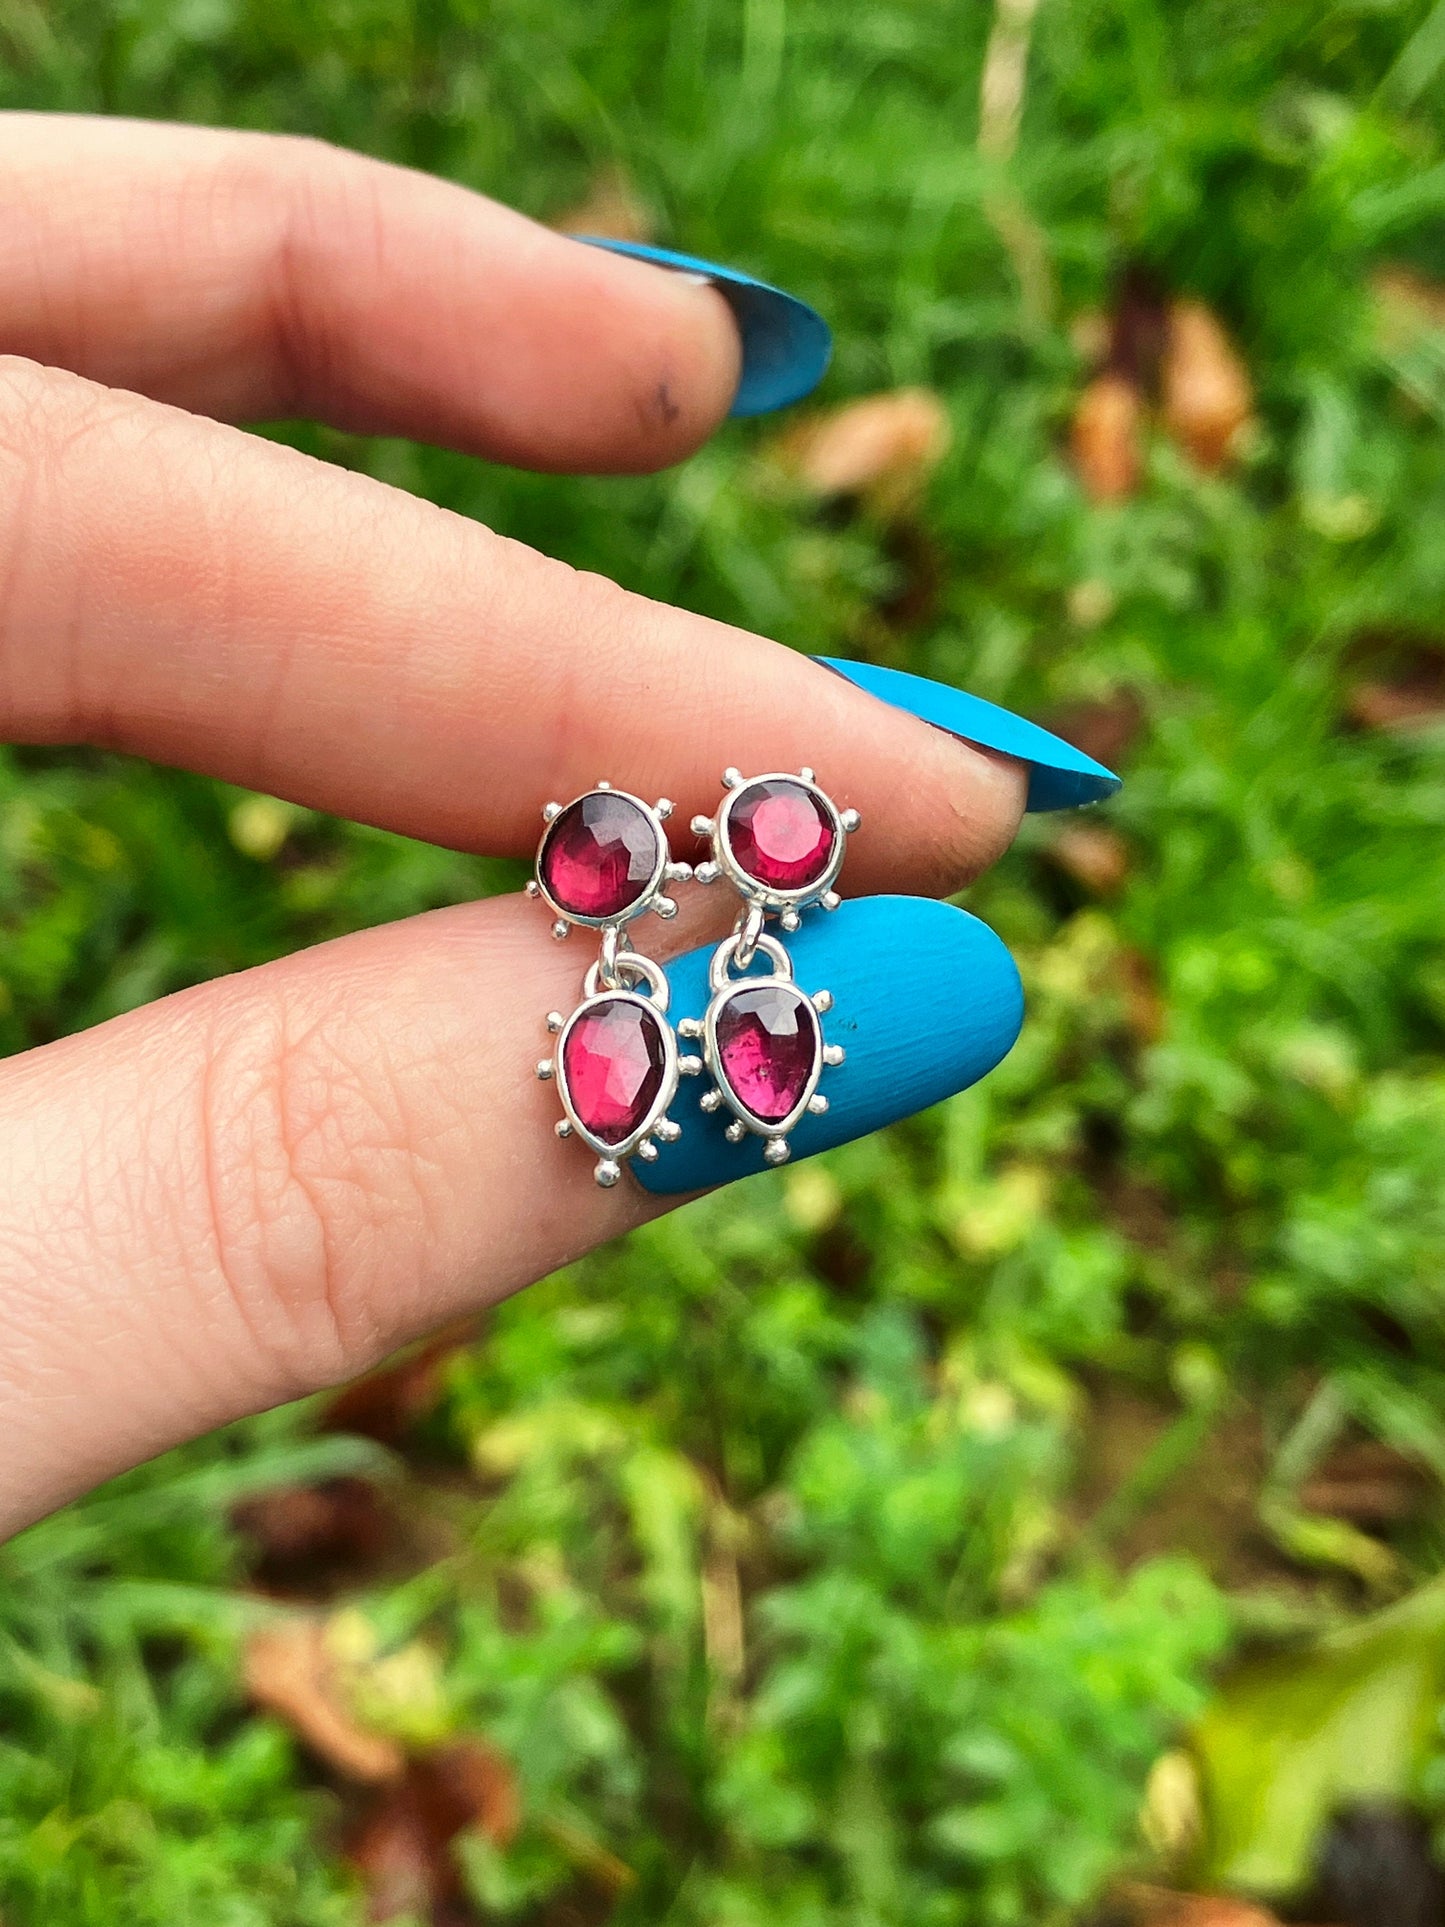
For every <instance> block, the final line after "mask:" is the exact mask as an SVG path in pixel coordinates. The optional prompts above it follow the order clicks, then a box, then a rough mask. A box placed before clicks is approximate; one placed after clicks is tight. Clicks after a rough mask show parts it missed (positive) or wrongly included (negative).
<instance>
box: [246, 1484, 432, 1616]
mask: <svg viewBox="0 0 1445 1927" xmlns="http://www.w3.org/2000/svg"><path fill="white" fill-rule="evenodd" d="M231 1517H232V1523H233V1524H234V1525H235V1527H236V1529H237V1531H239V1532H241V1533H243V1534H244V1535H245V1536H246V1538H247V1539H249V1540H250V1541H251V1543H252V1545H253V1547H254V1558H253V1564H252V1578H253V1580H254V1581H255V1583H256V1584H257V1585H258V1586H260V1587H261V1588H262V1589H263V1590H264V1591H268V1592H278V1593H295V1592H306V1593H308V1594H314V1593H316V1592H318V1591H320V1592H324V1591H326V1590H328V1589H330V1588H331V1587H333V1586H334V1585H335V1584H336V1583H337V1582H338V1580H339V1579H340V1578H341V1577H343V1576H346V1575H350V1576H354V1575H355V1574H356V1573H358V1572H359V1571H363V1570H365V1569H367V1568H370V1567H373V1566H375V1565H376V1564H377V1562H378V1561H379V1560H381V1559H382V1557H383V1556H384V1555H385V1553H386V1552H387V1550H388V1549H389V1547H390V1546H391V1544H392V1541H393V1540H394V1538H395V1536H396V1532H397V1525H398V1521H397V1518H396V1516H395V1514H394V1513H393V1512H392V1511H391V1509H390V1508H389V1507H388V1506H387V1505H386V1503H385V1501H384V1499H383V1497H382V1495H381V1492H380V1491H379V1490H378V1488H377V1487H376V1486H375V1485H374V1484H373V1483H372V1481H371V1480H370V1479H358V1478H338V1479H327V1480H325V1481H324V1482H323V1483H322V1484H320V1485H291V1486H281V1487H278V1488H277V1489H276V1490H275V1491H272V1492H262V1493H259V1494H258V1495H257V1496H256V1497H255V1498H253V1499H247V1500H245V1501H244V1503H242V1504H241V1505H238V1506H237V1507H236V1509H235V1511H234V1512H233V1513H232V1515H231Z"/></svg>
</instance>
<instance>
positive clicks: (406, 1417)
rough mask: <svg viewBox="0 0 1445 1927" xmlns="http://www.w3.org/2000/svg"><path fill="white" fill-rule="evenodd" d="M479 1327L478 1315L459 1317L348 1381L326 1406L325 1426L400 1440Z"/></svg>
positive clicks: (394, 1441)
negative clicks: (360, 1376) (363, 1374)
mask: <svg viewBox="0 0 1445 1927" xmlns="http://www.w3.org/2000/svg"><path fill="white" fill-rule="evenodd" d="M480 1329H481V1322H480V1320H478V1319H476V1318H462V1319H458V1320H457V1321H456V1322H455V1323H454V1324H451V1325H446V1326H444V1327H443V1328H442V1330H441V1331H439V1332H436V1333H435V1334H434V1335H433V1336H432V1337H431V1338H429V1339H427V1340H426V1342H425V1343H424V1344H421V1345H414V1346H412V1347H411V1348H410V1349H409V1350H408V1351H405V1352H403V1353H402V1354H401V1356H400V1357H399V1358H393V1359H390V1360H388V1362H387V1363H386V1364H385V1365H381V1366H379V1367H378V1368H377V1370H376V1371H374V1372H368V1373H367V1374H366V1376H365V1378H358V1379H353V1380H352V1382H351V1384H349V1385H343V1386H342V1388H341V1390H340V1391H339V1392H337V1393H336V1395H335V1396H334V1397H333V1398H332V1399H330V1400H329V1401H328V1403H327V1405H326V1409H325V1412H324V1414H323V1416H322V1420H321V1423H322V1426H323V1428H324V1429H325V1430H326V1431H328V1432H359V1433H360V1434H361V1435H362V1436H363V1437H364V1438H369V1439H376V1440H378V1441H379V1442H380V1443H381V1444H382V1445H398V1444H400V1443H401V1441H402V1440H403V1439H404V1438H405V1437H406V1435H407V1433H408V1432H409V1431H410V1430H411V1428H412V1427H413V1426H414V1425H415V1424H416V1423H417V1421H418V1420H419V1419H422V1418H425V1417H426V1415H427V1413H428V1412H430V1411H431V1409H432V1407H433V1406H434V1405H435V1404H436V1402H437V1399H438V1398H439V1396H440V1394H441V1386H442V1373H443V1370H444V1368H445V1366H446V1365H447V1363H448V1361H449V1360H450V1359H452V1358H454V1357H455V1356H456V1354H457V1353H458V1352H459V1351H463V1350H465V1348H466V1347H467V1346H468V1345H470V1344H471V1343H473V1341H474V1340H475V1339H476V1338H477V1336H478V1334H479V1332H480Z"/></svg>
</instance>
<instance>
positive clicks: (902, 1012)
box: [631, 897, 1024, 1195]
mask: <svg viewBox="0 0 1445 1927" xmlns="http://www.w3.org/2000/svg"><path fill="white" fill-rule="evenodd" d="M787 947H788V952H789V955H790V956H791V958H792V960H793V975H794V978H795V980H796V982H797V984H798V986H799V988H800V989H802V990H804V991H806V992H807V993H808V995H809V996H813V995H814V994H815V993H816V992H818V991H820V990H830V991H831V992H832V993H833V1007H832V1009H831V1010H830V1011H829V1012H828V1013H827V1015H826V1016H825V1017H824V1018H823V1036H824V1039H825V1040H826V1042H828V1043H829V1044H841V1045H842V1046H843V1050H844V1053H845V1055H844V1058H843V1062H842V1063H841V1064H838V1065H835V1066H832V1067H830V1068H829V1069H827V1070H825V1071H824V1072H823V1077H822V1082H821V1083H820V1085H819V1087H818V1088H819V1090H820V1091H821V1092H822V1093H823V1095H824V1096H826V1097H827V1100H828V1109H827V1111H826V1112H825V1114H824V1115H823V1116H822V1117H804V1118H803V1120H802V1121H801V1123H799V1124H798V1125H796V1126H795V1128H794V1130H793V1132H792V1134H791V1136H790V1137H789V1140H788V1142H789V1144H790V1145H791V1147H792V1153H793V1157H794V1158H805V1157H811V1156H812V1154H813V1153H814V1152H815V1151H826V1150H829V1149H830V1148H831V1147H832V1146H833V1145H835V1144H846V1143H847V1142H848V1141H849V1140H850V1139H851V1138H855V1137H865V1136H866V1135H867V1134H868V1132H869V1131H877V1130H879V1129H881V1128H882V1126H883V1125H885V1124H892V1123H894V1122H895V1120H896V1119H898V1118H900V1117H908V1116H910V1115H911V1114H912V1113H913V1112H914V1111H921V1110H924V1109H925V1108H926V1107H927V1106H928V1105H930V1104H937V1103H939V1102H941V1100H942V1099H943V1098H945V1097H952V1096H953V1094H954V1092H955V1091H962V1090H966V1089H967V1088H968V1086H969V1085H970V1084H976V1083H977V1082H978V1080H979V1078H981V1077H983V1076H985V1075H986V1074H987V1073H988V1072H989V1071H991V1070H992V1069H993V1067H994V1065H995V1064H997V1063H998V1062H999V1061H1000V1059H1001V1058H1004V1057H1006V1056H1007V1055H1008V1053H1009V1051H1010V1050H1011V1048H1012V1047H1013V1042H1014V1039H1015V1038H1016V1037H1017V1036H1018V1034H1019V1026H1020V1024H1021V1023H1022V1022H1023V1014H1024V1000H1023V989H1022V986H1021V985H1020V983H1019V973H1018V971H1017V969H1016V968H1015V967H1014V960H1013V958H1012V957H1011V956H1010V955H1009V953H1008V951H1007V950H1006V949H1005V948H1004V946H1003V944H1002V942H1001V941H1000V940H999V938H998V937H996V936H995V935H994V933H993V931H992V930H990V929H989V927H988V925H987V924H986V923H980V922H979V920H978V918H977V917H971V916H970V915H969V914H968V912H967V911H966V910H956V909H954V907H953V906H952V904H948V903H936V902H935V901H934V900H933V899H932V898H931V897H855V898H853V899H852V900H850V901H849V902H847V903H844V904H843V905H842V906H841V907H840V908H839V909H837V910H835V911H833V912H832V913H831V915H830V914H825V913H821V912H812V913H809V915H808V917H807V918H806V919H805V921H804V924H803V928H802V929H801V930H800V931H799V932H798V934H797V935H796V936H795V937H790V938H789V939H788V944H787ZM712 954H713V947H712V946H711V945H704V947H703V948H702V949H700V950H690V951H689V952H688V953H687V955H686V956H685V957H679V958H678V959H677V960H676V961H675V962H674V963H670V964H669V965H668V966H667V979H668V983H669V984H670V985H671V987H672V1003H671V1007H670V1009H669V1012H668V1015H669V1016H670V1017H671V1019H672V1021H673V1023H678V1022H679V1021H680V1020H681V1019H682V1018H684V1017H701V1015H702V1014H703V1011H704V1010H705V1009H706V1007H707V1002H708V980H707V973H708V964H709V962H710V961H711V959H712ZM760 968H763V969H766V968H767V966H766V964H765V963H764V964H762V965H761V966H760ZM685 1048H692V1047H691V1046H685ZM711 1084H712V1079H711V1078H709V1077H707V1076H702V1077H697V1078H684V1079H683V1082H682V1087H681V1089H680V1090H679V1092H678V1095H677V1097H676V1099H675V1100H674V1101H673V1105H672V1116H673V1117H674V1118H675V1119H676V1121H677V1122H678V1123H679V1124H680V1125H681V1126H682V1136H681V1137H680V1138H679V1139H678V1141H677V1142H676V1143H675V1144H666V1145H663V1146H662V1147H661V1149H660V1152H659V1155H658V1158H657V1160H656V1162H655V1163H653V1164H641V1163H634V1164H633V1165H632V1167H631V1168H632V1169H633V1170H634V1171H635V1172H636V1174H637V1176H638V1178H639V1179H640V1180H641V1182H642V1183H643V1184H644V1185H645V1186H646V1187H647V1189H648V1190H649V1191H654V1192H659V1193H662V1194H663V1195H668V1194H672V1193H676V1192H680V1191H703V1190H706V1189H708V1188H709V1187H710V1186H712V1185H718V1184H728V1183H730V1182H731V1180H732V1179H733V1178H744V1177H748V1176H750V1175H751V1174H752V1173H753V1172H755V1171H761V1170H764V1169H765V1168H766V1166H765V1163H764V1159H763V1140H762V1139H761V1138H760V1137H753V1136H748V1137H746V1138H745V1139H744V1140H743V1142H742V1143H741V1144H729V1143H728V1141H727V1138H726V1137H725V1136H724V1131H725V1129H726V1126H727V1123H728V1121H729V1119H730V1117H731V1115H732V1114H731V1112H729V1111H727V1110H725V1109H724V1110H721V1111H718V1112H714V1113H713V1114H711V1115H709V1114H708V1113H707V1112H705V1111H704V1110H702V1108H701V1105H700V1099H701V1097H702V1094H703V1092H704V1091H705V1090H707V1089H708V1088H710V1087H711Z"/></svg>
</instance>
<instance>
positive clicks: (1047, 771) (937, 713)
mask: <svg viewBox="0 0 1445 1927" xmlns="http://www.w3.org/2000/svg"><path fill="white" fill-rule="evenodd" d="M813 660H814V662H818V663H821V664H822V665H823V667H824V668H825V669H832V670H835V671H836V672H837V674H838V675H840V676H842V677H844V678H845V679H846V680H847V681H848V682H851V683H854V684H855V685H856V686H857V687H858V688H859V689H866V690H867V691H868V693H869V695H870V696H878V697H880V698H881V699H882V700H883V701H884V702H885V703H891V704H892V705H893V707H894V708H895V709H906V710H907V711H908V713H909V715H910V716H918V717H921V718H922V720H923V721H924V722H925V723H932V724H934V726H935V727H936V728H938V729H943V730H947V732H948V733H949V735H950V736H958V737H961V738H962V739H963V741H964V742H966V743H980V744H982V746H983V747H984V748H985V749H997V750H1001V751H1002V752H1003V753H1004V755H1006V756H1014V757H1017V758H1018V760H1019V762H1021V763H1027V764H1028V766H1029V796H1028V808H1029V809H1031V810H1071V809H1076V808H1077V807H1078V805H1079V804H1081V803H1101V802H1102V801H1103V800H1104V798H1105V797H1106V796H1112V795H1113V794H1114V792H1115V791H1116V790H1118V789H1122V788H1123V783H1122V781H1121V780H1120V778H1119V777H1117V776H1115V774H1114V772H1113V771H1112V770H1107V769H1105V768H1104V765H1103V764H1102V763H1096V762H1095V761H1094V759H1093V757H1092V756H1086V755H1085V754H1084V752H1083V751H1082V750H1081V749H1075V748H1074V746H1073V744H1072V743H1066V742H1065V741H1064V739H1063V737H1062V736H1055V735H1054V734H1053V732H1052V731H1051V730H1047V729H1040V727H1039V725H1038V724H1037V723H1031V722H1029V721H1027V719H1026V718H1024V717H1023V716H1015V715H1014V713H1013V711H1012V710H1011V709H1000V708H999V706H998V704H997V703H990V702H985V701H984V699H983V697H982V696H970V695H969V694H968V693H967V692H966V691H965V690H962V689H954V688H953V687H952V686H951V685H950V684H948V683H943V682H930V681H929V679H928V678H927V677H926V676H910V675H909V674H908V673H907V672H906V671H905V670H902V669H880V668H879V667H878V666H877V664H876V663H871V662H844V661H843V660H841V658H839V657H837V656H814V658H813Z"/></svg>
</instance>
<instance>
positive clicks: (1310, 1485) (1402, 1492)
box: [1300, 1439, 1430, 1526]
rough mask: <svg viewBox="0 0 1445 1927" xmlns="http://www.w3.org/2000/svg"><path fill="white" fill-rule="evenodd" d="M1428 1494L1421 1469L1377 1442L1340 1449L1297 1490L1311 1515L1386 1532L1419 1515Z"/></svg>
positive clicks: (1427, 1481) (1427, 1482) (1426, 1479)
mask: <svg viewBox="0 0 1445 1927" xmlns="http://www.w3.org/2000/svg"><path fill="white" fill-rule="evenodd" d="M1429 1491H1430V1479H1429V1475H1428V1474H1427V1473H1426V1472H1425V1470H1424V1468H1423V1467H1422V1466H1419V1465H1417V1464H1415V1462H1414V1461H1413V1460H1412V1459H1407V1458H1406V1457H1405V1455H1404V1454H1403V1453H1402V1452H1396V1451H1395V1450H1394V1449H1393V1447H1391V1446H1389V1445H1386V1444H1385V1443H1384V1442H1383V1441H1382V1440H1379V1439H1357V1440H1353V1441H1351V1442H1350V1443H1348V1444H1345V1445H1341V1446H1338V1447H1337V1448H1336V1449H1335V1450H1334V1451H1333V1452H1331V1453H1330V1455H1329V1457H1328V1458H1327V1459H1326V1460H1325V1462H1324V1464H1323V1465H1322V1466H1321V1467H1320V1469H1319V1472H1318V1473H1317V1474H1316V1476H1315V1477H1314V1478H1312V1479H1309V1480H1307V1481H1306V1483H1305V1484H1304V1486H1303V1487H1302V1488H1301V1490H1300V1503H1301V1505H1303V1506H1304V1507H1305V1508H1306V1509H1307V1510H1308V1511H1310V1512H1323V1513H1327V1514H1328V1515H1329V1516H1330V1517H1331V1518H1335V1519H1347V1520H1349V1521H1350V1522H1351V1524H1353V1525H1358V1526H1388V1525H1394V1524H1397V1523H1398V1522H1399V1521H1400V1520H1401V1519H1408V1518H1410V1517H1411V1515H1412V1514H1414V1513H1415V1512H1417V1511H1418V1510H1419V1508H1420V1506H1421V1504H1422V1503H1423V1502H1424V1500H1425V1499H1426V1497H1427V1495H1428V1493H1429Z"/></svg>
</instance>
